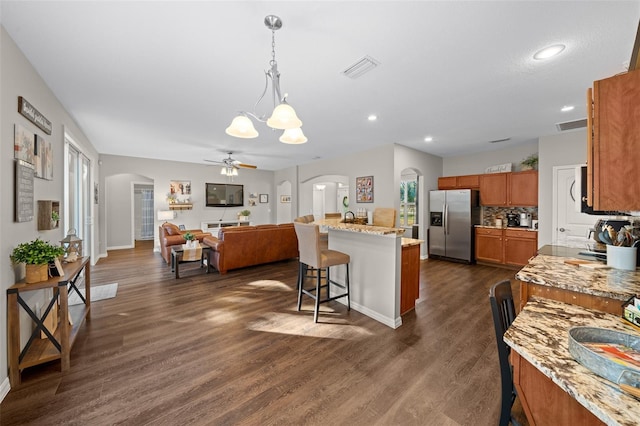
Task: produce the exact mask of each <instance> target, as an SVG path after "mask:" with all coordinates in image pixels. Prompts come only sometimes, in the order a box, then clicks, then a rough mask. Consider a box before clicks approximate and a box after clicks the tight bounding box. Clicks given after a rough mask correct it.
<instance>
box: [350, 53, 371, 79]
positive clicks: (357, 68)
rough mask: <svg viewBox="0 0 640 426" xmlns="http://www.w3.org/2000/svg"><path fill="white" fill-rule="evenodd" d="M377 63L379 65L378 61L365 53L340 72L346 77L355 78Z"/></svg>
mask: <svg viewBox="0 0 640 426" xmlns="http://www.w3.org/2000/svg"><path fill="white" fill-rule="evenodd" d="M378 65H380V62H379V61H376V60H375V59H373V58H372V57H371V56H368V55H367V56H365V57H363V58H361V59H359V60H358V61H357V62H356V63H355V64H353V65H351V66H350V67H349V68H347V69H346V70H344V71H342V74H344V75H345V76H346V77H349V78H353V79H356V78H358V77H360V76H362V75H363V74H366V73H368V72H369V71H371V70H372V69H374V68H375V67H377V66H378Z"/></svg>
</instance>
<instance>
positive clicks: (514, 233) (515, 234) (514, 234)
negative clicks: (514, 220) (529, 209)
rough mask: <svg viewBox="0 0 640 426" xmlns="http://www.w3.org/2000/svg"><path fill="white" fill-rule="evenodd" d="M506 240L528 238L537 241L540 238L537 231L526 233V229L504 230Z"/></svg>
mask: <svg viewBox="0 0 640 426" xmlns="http://www.w3.org/2000/svg"><path fill="white" fill-rule="evenodd" d="M504 236H505V238H509V237H511V238H527V239H530V240H535V239H536V237H537V236H538V234H537V232H536V231H525V230H524V229H509V228H507V229H505V230H504Z"/></svg>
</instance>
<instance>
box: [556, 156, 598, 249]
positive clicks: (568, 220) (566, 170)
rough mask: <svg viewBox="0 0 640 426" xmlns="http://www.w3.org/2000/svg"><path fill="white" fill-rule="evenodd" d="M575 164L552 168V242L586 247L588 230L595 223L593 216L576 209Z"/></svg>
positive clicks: (577, 195) (566, 245)
mask: <svg viewBox="0 0 640 426" xmlns="http://www.w3.org/2000/svg"><path fill="white" fill-rule="evenodd" d="M576 167H577V166H557V167H554V168H553V180H554V185H553V187H554V188H555V193H554V197H553V222H554V223H553V244H557V245H561V246H565V247H579V248H586V243H588V242H589V241H590V239H589V230H590V229H591V228H592V227H593V225H594V224H595V222H596V220H597V219H598V218H596V217H595V216H590V215H588V214H585V213H580V212H579V211H577V209H576V206H575V199H576V197H580V194H577V193H576V192H577V189H576V181H575V179H576V178H575V169H576Z"/></svg>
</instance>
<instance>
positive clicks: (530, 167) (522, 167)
mask: <svg viewBox="0 0 640 426" xmlns="http://www.w3.org/2000/svg"><path fill="white" fill-rule="evenodd" d="M527 170H533V166H529V165H525V164H523V165H521V166H520V171H522V172H524V171H527Z"/></svg>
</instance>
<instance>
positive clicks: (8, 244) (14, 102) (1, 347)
mask: <svg viewBox="0 0 640 426" xmlns="http://www.w3.org/2000/svg"><path fill="white" fill-rule="evenodd" d="M18 96H22V97H24V98H25V99H26V100H27V101H28V102H29V103H31V104H32V105H33V106H34V107H35V108H36V109H38V111H40V113H42V114H43V115H44V116H45V117H46V118H47V119H48V120H49V121H51V124H52V127H53V129H52V134H51V135H46V134H45V133H44V132H43V131H42V130H40V129H39V128H38V127H36V126H35V125H34V124H32V123H31V122H30V121H28V120H27V119H26V118H25V117H23V116H22V115H20V114H19V113H18ZM15 124H20V125H21V126H23V127H24V128H26V129H27V130H29V131H31V132H33V133H35V134H37V135H38V136H41V137H45V138H46V140H47V141H48V142H50V143H51V145H52V149H53V180H51V181H47V180H43V179H38V178H36V179H35V181H34V200H38V199H47V200H59V201H60V202H61V208H62V211H61V217H62V218H64V216H65V213H66V212H65V211H64V208H63V205H62V204H63V203H62V202H63V194H64V181H63V177H64V174H63V167H64V163H63V157H64V155H63V153H64V133H63V128H66V129H68V130H69V131H71V132H72V133H73V135H74V137H75V139H76V140H77V142H79V143H80V144H82V147H83V148H84V149H85V150H86V151H87V152H86V153H87V154H88V156H89V158H90V159H91V160H92V162H94V164H96V162H97V159H98V154H97V152H96V151H95V149H94V148H93V146H92V145H91V143H90V142H89V140H88V139H87V138H86V136H85V135H84V133H83V132H82V130H81V129H80V128H79V127H78V126H77V125H76V123H75V122H74V121H73V120H72V119H71V117H70V116H69V114H68V113H67V112H66V111H65V109H64V107H63V106H62V104H61V103H60V102H59V101H58V99H57V98H56V97H55V95H54V94H53V93H52V92H51V90H50V89H49V88H48V87H47V85H46V84H45V83H44V81H43V80H42V79H41V78H40V76H39V75H38V73H37V71H36V70H35V69H34V68H33V66H32V65H31V64H30V63H29V61H28V60H27V59H26V58H25V56H24V55H23V54H22V52H20V50H19V49H18V48H17V46H16V45H15V43H14V42H13V40H12V39H11V38H10V37H9V35H8V34H7V33H6V31H5V29H4V27H0V140H1V141H2V143H1V144H0V161H1V162H0V164H1V165H0V197H1V198H2V200H3V202H2V203H0V259H2V260H1V262H2V265H3V266H2V267H1V268H0V280H1V284H0V285H1V288H2V290H3V291H2V294H3V296H2V297H0V312H1V313H2V314H1V315H0V399H2V397H3V396H4V394H5V393H6V392H7V391H8V386H9V384H8V383H9V382H8V375H7V372H8V365H7V317H6V312H7V309H6V308H7V306H6V303H7V302H6V300H7V299H6V296H4V295H6V289H7V288H9V287H10V286H12V285H13V284H14V283H15V282H16V281H17V280H18V279H20V278H21V276H16V274H15V271H14V269H13V268H12V267H11V265H10V263H9V255H10V254H11V251H12V250H13V249H14V248H15V246H17V245H18V244H20V243H23V242H27V241H31V240H33V239H35V238H38V237H40V238H42V239H43V240H46V241H50V242H51V243H57V242H58V241H60V240H61V239H62V238H64V231H65V230H64V229H62V227H61V228H58V229H55V230H51V231H38V230H37V220H36V219H34V220H33V221H30V222H22V223H17V222H14V202H13V199H14V160H13V158H14V155H13V140H14V125H15ZM91 185H93V182H91ZM34 212H35V213H36V214H37V203H36V207H35V208H34ZM94 217H95V215H94ZM33 293H34V294H32V295H30V296H31V297H28V303H29V305H30V306H32V307H33V305H34V304H35V303H36V301H37V302H40V301H41V300H42V297H43V296H44V295H43V294H42V293H41V292H33ZM21 326H22V327H21V332H22V335H23V336H24V334H25V333H27V335H28V334H30V330H31V323H30V322H29V321H28V320H27V318H26V317H21ZM23 343H24V341H23Z"/></svg>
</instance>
